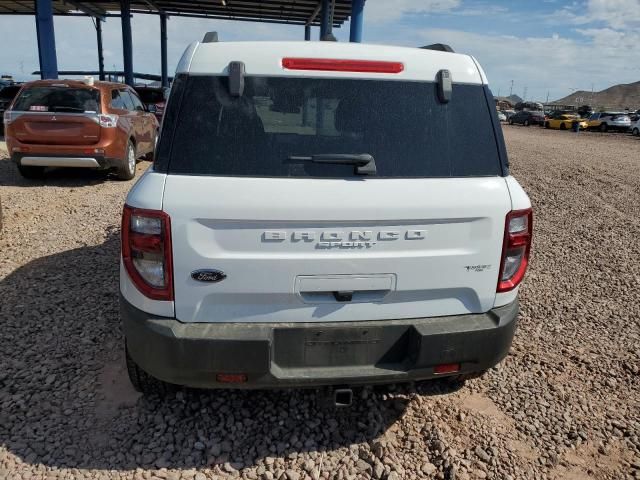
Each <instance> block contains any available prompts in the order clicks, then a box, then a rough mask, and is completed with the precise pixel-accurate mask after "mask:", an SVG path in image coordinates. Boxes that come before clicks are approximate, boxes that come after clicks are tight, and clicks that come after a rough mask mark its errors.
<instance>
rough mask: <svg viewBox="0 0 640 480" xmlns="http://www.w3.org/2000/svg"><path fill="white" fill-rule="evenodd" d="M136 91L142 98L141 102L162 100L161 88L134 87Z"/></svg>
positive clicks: (159, 101)
mask: <svg viewBox="0 0 640 480" xmlns="http://www.w3.org/2000/svg"><path fill="white" fill-rule="evenodd" d="M136 93H137V94H138V96H139V97H140V100H142V103H161V102H164V93H163V92H162V90H152V89H149V88H140V89H136Z"/></svg>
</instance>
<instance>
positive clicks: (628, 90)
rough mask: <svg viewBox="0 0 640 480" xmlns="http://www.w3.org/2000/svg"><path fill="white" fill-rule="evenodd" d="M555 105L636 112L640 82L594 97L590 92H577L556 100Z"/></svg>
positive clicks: (595, 93) (617, 86) (639, 104)
mask: <svg viewBox="0 0 640 480" xmlns="http://www.w3.org/2000/svg"><path fill="white" fill-rule="evenodd" d="M553 103H556V104H558V105H576V106H580V105H590V106H592V107H594V108H598V107H606V108H616V109H620V110H624V109H625V108H629V109H630V110H636V109H638V108H640V82H634V83H626V84H620V85H614V86H613V87H609V88H607V89H605V90H602V91H601V92H594V93H593V97H592V94H591V92H589V91H585V90H576V91H575V92H573V93H572V94H571V95H568V96H566V97H564V98H561V99H559V100H555V101H554V102H553Z"/></svg>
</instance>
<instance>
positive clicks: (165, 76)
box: [160, 13, 169, 87]
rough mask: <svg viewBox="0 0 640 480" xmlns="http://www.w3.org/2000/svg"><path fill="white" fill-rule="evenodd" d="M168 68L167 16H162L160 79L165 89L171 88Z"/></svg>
mask: <svg viewBox="0 0 640 480" xmlns="http://www.w3.org/2000/svg"><path fill="white" fill-rule="evenodd" d="M168 70H169V69H168V67H167V14H166V13H161V14H160V77H161V83H162V86H163V87H168V86H169V73H168Z"/></svg>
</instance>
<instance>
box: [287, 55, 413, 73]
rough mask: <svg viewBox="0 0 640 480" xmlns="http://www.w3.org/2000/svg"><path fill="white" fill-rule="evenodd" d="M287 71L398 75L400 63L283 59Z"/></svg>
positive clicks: (333, 59)
mask: <svg viewBox="0 0 640 480" xmlns="http://www.w3.org/2000/svg"><path fill="white" fill-rule="evenodd" d="M282 67H283V68H285V69H287V70H321V71H326V72H365V73H400V72H402V71H403V70H404V64H403V63H402V62H384V61H378V60H343V59H335V58H283V59H282Z"/></svg>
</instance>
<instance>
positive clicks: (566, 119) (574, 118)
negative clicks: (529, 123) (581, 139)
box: [544, 113, 587, 130]
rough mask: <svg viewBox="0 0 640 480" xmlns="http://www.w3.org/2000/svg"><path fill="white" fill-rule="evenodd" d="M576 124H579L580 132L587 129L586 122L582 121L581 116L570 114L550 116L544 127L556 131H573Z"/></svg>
mask: <svg viewBox="0 0 640 480" xmlns="http://www.w3.org/2000/svg"><path fill="white" fill-rule="evenodd" d="M574 122H578V125H579V128H580V130H584V129H586V128H587V122H586V120H583V119H581V118H580V116H579V115H572V114H568V113H555V114H553V115H551V116H548V117H547V118H546V119H545V121H544V127H545V128H554V129H556V130H571V129H572V128H573V123H574Z"/></svg>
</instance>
